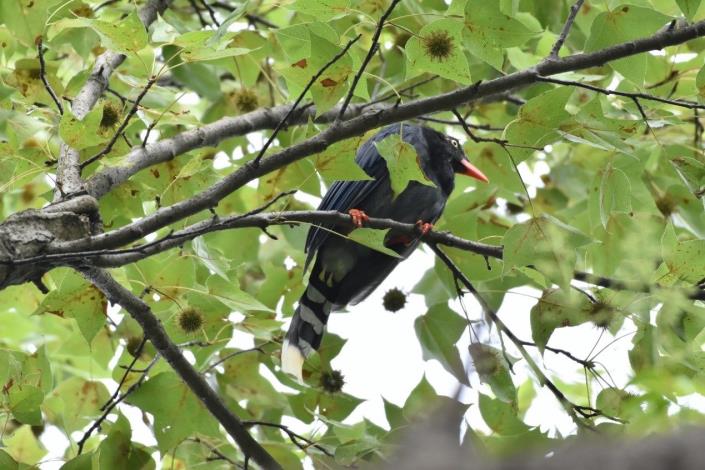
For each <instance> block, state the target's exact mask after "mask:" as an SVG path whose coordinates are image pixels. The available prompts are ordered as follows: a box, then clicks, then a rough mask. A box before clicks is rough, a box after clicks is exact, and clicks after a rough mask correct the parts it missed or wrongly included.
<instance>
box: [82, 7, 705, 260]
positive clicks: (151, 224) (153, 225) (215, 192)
mask: <svg viewBox="0 0 705 470" xmlns="http://www.w3.org/2000/svg"><path fill="white" fill-rule="evenodd" d="M703 35H705V21H702V22H699V23H695V24H693V25H691V26H686V27H683V28H681V29H674V30H665V31H662V32H660V33H657V34H654V35H653V36H651V37H648V38H644V39H638V40H635V41H631V42H628V43H624V44H619V45H616V46H612V47H609V48H606V49H603V50H600V51H597V52H592V53H588V54H575V55H572V56H568V57H565V58H562V59H559V60H555V61H547V62H543V63H541V64H539V65H537V66H536V67H533V68H530V69H527V70H524V71H521V72H516V73H513V74H510V75H506V76H502V77H499V78H496V79H494V80H491V81H488V82H484V83H477V84H475V85H472V86H469V87H466V88H461V89H458V90H456V91H453V92H450V93H446V94H443V95H438V96H434V97H431V98H425V99H419V100H415V101H412V102H409V103H406V104H400V105H398V106H390V107H383V108H381V109H379V110H377V111H373V112H369V113H367V114H364V115H362V116H359V117H356V118H353V119H350V120H348V121H343V122H339V123H338V125H336V126H331V127H329V128H328V129H326V130H324V131H323V132H321V133H320V134H318V135H316V136H314V137H311V138H309V139H307V140H304V141H302V142H300V143H298V144H296V145H292V146H291V147H289V148H286V149H283V150H281V151H280V152H278V153H276V154H274V155H272V156H270V157H268V158H265V159H264V160H263V161H262V162H260V163H259V165H254V164H252V163H248V164H245V165H243V166H242V167H240V168H239V169H237V170H236V171H234V172H233V173H231V174H230V175H228V176H227V177H225V178H223V179H222V180H221V181H219V182H218V183H216V184H214V185H213V186H211V187H210V188H209V189H207V190H205V191H203V192H201V193H199V194H196V195H195V196H194V197H192V198H190V199H187V200H185V201H181V202H178V203H176V204H173V205H171V206H168V207H163V208H161V209H159V210H157V211H156V212H155V213H153V214H151V215H149V216H146V217H144V218H142V219H140V220H138V221H136V222H134V223H132V224H129V225H127V226H125V227H122V228H120V229H118V230H115V231H113V232H111V233H109V234H106V235H102V236H100V237H95V239H94V243H95V244H93V245H92V246H93V247H95V248H111V247H117V246H120V245H124V244H125V243H130V242H132V241H135V240H137V239H139V238H141V237H142V236H144V235H145V234H148V233H151V232H154V231H155V230H158V229H159V228H162V227H165V226H167V225H169V224H171V223H174V222H176V221H177V220H180V219H183V218H184V217H187V216H190V215H193V214H195V213H197V212H200V211H202V210H205V209H208V208H212V207H215V206H216V205H217V204H218V202H219V201H220V200H221V199H223V198H224V197H226V196H227V195H229V194H230V193H232V192H233V191H236V190H237V189H239V188H241V187H242V186H244V185H245V184H247V183H248V182H250V181H252V180H254V179H256V178H258V177H260V176H262V175H265V174H267V173H269V172H271V171H274V170H276V169H279V168H281V167H283V166H286V165H288V164H290V163H293V162H295V161H297V160H300V159H302V158H304V157H307V156H309V155H313V154H315V153H318V152H321V151H323V150H325V149H326V148H328V146H330V145H331V144H333V143H335V142H339V141H341V140H344V139H347V138H350V137H354V136H357V135H361V134H363V133H364V132H367V131H369V130H371V129H375V128H378V127H380V126H383V125H386V124H391V123H394V122H399V121H403V120H406V119H412V118H415V117H418V116H421V115H424V114H428V113H431V112H435V111H442V110H448V109H453V108H455V107H457V106H458V105H459V104H461V103H467V102H470V101H475V100H478V99H480V98H482V97H486V96H489V95H494V94H498V93H503V92H506V91H508V90H511V89H514V88H517V87H522V86H526V85H528V84H531V83H535V82H537V81H538V80H539V77H545V76H548V75H554V74H558V73H563V72H567V71H571V70H579V69H583V68H587V67H593V66H597V65H601V64H604V63H607V62H610V61H613V60H616V59H620V58H623V57H628V56H631V55H635V54H638V53H641V52H646V51H650V50H657V49H662V48H664V47H667V46H671V45H675V44H680V43H683V42H685V41H687V40H689V39H693V38H696V37H699V36H703ZM239 124H240V125H242V123H239ZM222 125H223V124H221V126H222ZM211 129H212V128H211ZM227 136H231V134H228V135H227ZM224 137H226V136H224V135H222V134H220V135H219V134H217V133H210V134H207V135H206V134H204V129H203V128H202V129H199V130H195V131H190V134H188V138H187V139H185V135H183V134H182V135H180V136H177V137H175V138H174V139H171V140H168V141H165V142H162V143H161V144H162V145H163V147H162V151H163V152H164V153H162V154H161V157H162V159H160V161H164V160H165V159H168V158H173V157H175V156H176V155H178V154H180V153H182V152H181V151H187V150H191V149H193V148H196V147H197V146H199V145H197V142H198V141H200V142H201V145H200V146H203V145H206V144H214V143H216V142H218V141H220V140H222V139H223V138H224ZM179 139H182V140H184V139H185V140H186V141H185V142H183V144H185V145H181V146H180V147H181V148H175V147H177V145H176V142H177V140H179ZM150 150H151V146H150V147H147V150H146V151H145V154H144V158H142V159H140V160H141V161H140V162H134V161H133V162H132V164H133V165H134V164H135V163H136V164H137V165H140V166H142V168H144V167H145V166H148V165H149V164H152V163H154V161H155V160H154V159H153V158H152V155H151V154H150ZM146 160H149V161H150V162H151V163H147V161H146ZM130 164H131V162H130V161H129V159H128V161H127V165H128V166H129V165H130ZM122 174H123V176H127V177H129V175H130V174H131V173H129V172H127V173H126V172H123V173H122ZM113 176H117V175H113ZM119 181H120V180H119V179H112V180H111V181H109V182H108V183H107V186H108V187H109V186H110V184H116V183H117V182H119ZM122 181H124V180H122ZM102 188H103V191H105V190H106V183H105V182H103V185H102ZM91 190H93V188H92V189H91ZM81 243H83V242H78V243H77V244H76V245H75V246H76V247H77V248H78V247H79V246H80V245H81ZM78 249H81V248H78Z"/></svg>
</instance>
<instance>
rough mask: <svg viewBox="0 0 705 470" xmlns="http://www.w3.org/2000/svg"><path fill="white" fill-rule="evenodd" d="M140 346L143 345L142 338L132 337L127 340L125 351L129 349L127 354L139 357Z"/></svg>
mask: <svg viewBox="0 0 705 470" xmlns="http://www.w3.org/2000/svg"><path fill="white" fill-rule="evenodd" d="M140 344H142V338H140V337H139V336H130V337H129V338H127V344H126V345H125V349H127V352H128V353H130V356H132V357H136V356H137V352H138V351H137V350H138V348H139V347H140Z"/></svg>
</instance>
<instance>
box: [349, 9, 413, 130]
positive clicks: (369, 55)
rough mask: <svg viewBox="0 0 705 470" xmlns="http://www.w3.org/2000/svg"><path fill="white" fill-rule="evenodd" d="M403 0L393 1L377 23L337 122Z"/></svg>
mask: <svg viewBox="0 0 705 470" xmlns="http://www.w3.org/2000/svg"><path fill="white" fill-rule="evenodd" d="M400 1H401V0H392V3H390V4H389V7H388V8H387V10H386V11H385V12H384V14H382V16H381V17H380V19H379V21H378V22H377V27H376V28H375V32H374V34H373V35H372V45H371V46H370V48H369V49H368V51H367V55H366V56H365V58H364V59H363V61H362V64H361V65H360V69H359V70H358V71H357V73H356V74H355V77H354V78H353V81H352V85H350V90H348V94H347V95H346V96H345V100H344V101H343V105H342V106H341V107H340V111H339V112H338V117H337V118H336V121H339V120H341V119H342V118H343V116H344V115H345V111H346V110H347V109H348V105H349V104H350V100H351V99H352V97H353V94H354V93H355V88H356V87H357V83H358V82H359V81H360V78H361V77H362V74H363V73H365V68H366V67H367V64H369V63H370V61H371V60H372V57H374V55H375V52H377V47H378V41H379V35H380V34H382V29H383V28H384V23H385V22H386V21H387V18H389V15H391V14H392V11H393V10H394V8H395V7H396V6H397V4H398V3H399V2H400Z"/></svg>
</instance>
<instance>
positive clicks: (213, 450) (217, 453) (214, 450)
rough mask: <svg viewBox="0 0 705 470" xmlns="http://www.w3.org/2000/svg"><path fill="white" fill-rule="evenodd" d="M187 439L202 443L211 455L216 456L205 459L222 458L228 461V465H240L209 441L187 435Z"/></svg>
mask: <svg viewBox="0 0 705 470" xmlns="http://www.w3.org/2000/svg"><path fill="white" fill-rule="evenodd" d="M187 440H188V441H191V442H195V443H196V444H201V445H203V446H204V447H206V448H208V450H209V451H211V453H212V454H213V455H215V456H216V457H217V459H215V458H207V459H206V460H224V461H226V462H228V463H229V464H230V465H232V466H233V467H238V466H240V464H238V463H237V462H236V461H234V460H233V459H231V458H230V457H228V456H227V455H225V454H224V453H222V452H221V451H219V450H218V448H217V447H216V446H214V445H213V444H211V443H210V442H207V441H205V440H203V439H201V438H200V437H189V438H188V439H187Z"/></svg>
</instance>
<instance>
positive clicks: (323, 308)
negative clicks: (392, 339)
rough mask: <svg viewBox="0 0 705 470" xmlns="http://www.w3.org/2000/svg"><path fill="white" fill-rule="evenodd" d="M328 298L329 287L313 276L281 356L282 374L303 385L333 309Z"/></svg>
mask: <svg viewBox="0 0 705 470" xmlns="http://www.w3.org/2000/svg"><path fill="white" fill-rule="evenodd" d="M315 271H316V270H314V272H315ZM326 294H328V295H326ZM329 297H330V287H328V286H327V285H326V284H325V282H324V281H323V280H321V279H319V277H318V276H314V275H313V274H312V275H311V278H310V280H309V284H308V287H307V288H306V292H304V294H303V295H302V296H301V299H299V306H298V307H297V308H296V312H294V316H293V317H292V319H291V325H290V326H289V331H288V332H287V333H286V338H285V339H284V345H283V346H282V355H281V362H282V370H283V371H284V372H286V373H288V374H291V375H293V376H295V377H296V378H298V379H299V381H300V382H303V377H302V376H301V369H302V367H303V363H304V360H305V359H306V357H308V356H309V355H310V354H311V353H312V352H313V351H314V350H317V349H318V348H319V346H320V345H321V340H322V339H323V333H324V332H325V329H326V323H327V322H328V315H329V314H330V311H331V306H332V302H331V301H330V300H329Z"/></svg>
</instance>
